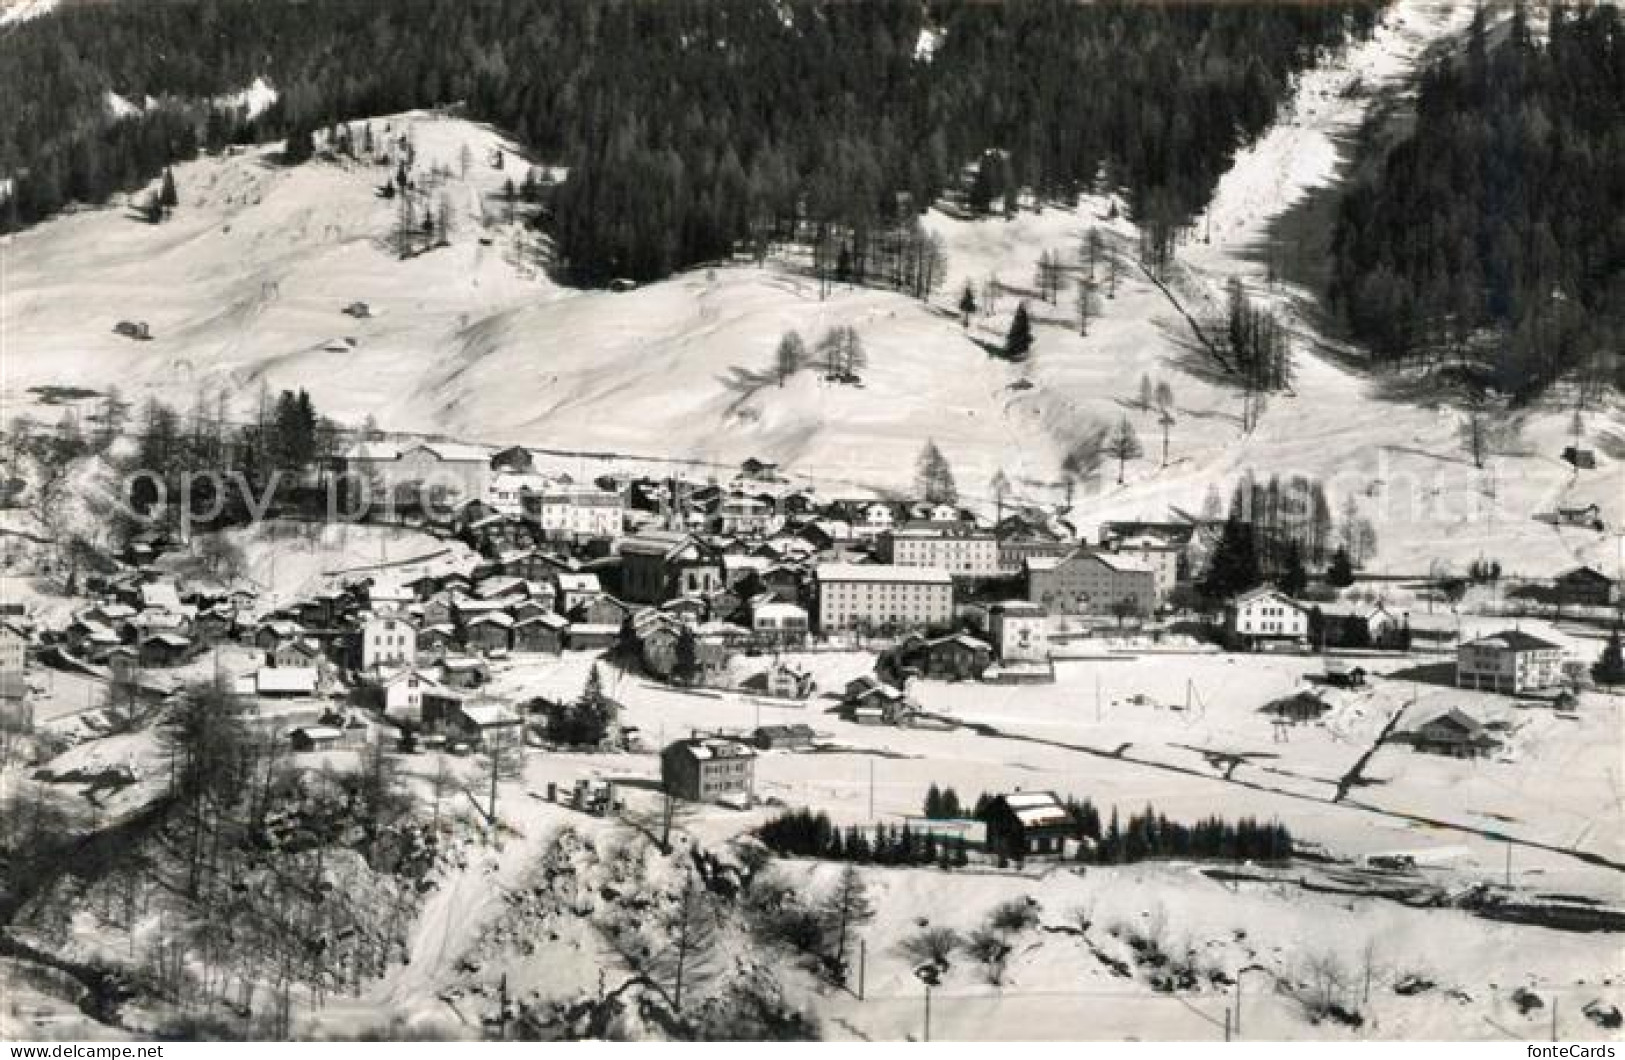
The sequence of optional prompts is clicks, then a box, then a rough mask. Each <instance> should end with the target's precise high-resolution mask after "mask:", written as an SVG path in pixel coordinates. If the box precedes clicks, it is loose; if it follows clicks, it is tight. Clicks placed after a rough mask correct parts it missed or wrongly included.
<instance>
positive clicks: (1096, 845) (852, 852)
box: [756, 789, 1292, 868]
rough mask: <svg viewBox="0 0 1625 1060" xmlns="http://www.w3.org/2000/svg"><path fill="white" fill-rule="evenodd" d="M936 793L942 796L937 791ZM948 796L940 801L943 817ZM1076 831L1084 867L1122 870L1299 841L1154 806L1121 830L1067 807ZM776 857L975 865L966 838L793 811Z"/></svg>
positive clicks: (1283, 851)
mask: <svg viewBox="0 0 1625 1060" xmlns="http://www.w3.org/2000/svg"><path fill="white" fill-rule="evenodd" d="M934 790H935V789H934ZM940 799H941V793H940V792H939V794H938V806H939V809H940ZM992 799H993V797H992V796H990V795H987V794H983V795H982V796H980V797H979V798H978V799H977V800H976V806H975V810H974V812H973V814H972V816H973V817H975V818H976V819H978V820H986V819H987V817H988V810H989V807H990V805H991V803H992ZM1063 805H1065V807H1066V809H1067V812H1068V813H1070V814H1071V815H1072V820H1073V822H1074V824H1075V825H1076V829H1075V831H1074V837H1075V838H1077V839H1078V840H1081V841H1082V842H1080V843H1079V847H1078V852H1077V859H1078V860H1079V861H1087V862H1092V863H1095V864H1100V865H1122V864H1129V863H1131V862H1136V861H1145V860H1147V859H1150V858H1213V859H1221V860H1227V861H1248V860H1266V861H1273V860H1279V859H1281V858H1285V857H1289V856H1291V854H1292V834H1291V832H1289V831H1288V830H1287V828H1286V826H1285V825H1282V824H1280V823H1278V822H1262V821H1258V820H1256V819H1254V818H1251V817H1243V818H1240V819H1239V820H1236V821H1234V822H1232V821H1226V820H1224V819H1223V818H1220V817H1217V816H1215V817H1206V818H1203V819H1201V820H1199V821H1197V822H1196V823H1195V824H1189V825H1187V824H1180V823H1179V822H1177V821H1170V820H1168V818H1167V817H1166V816H1165V815H1163V814H1161V813H1158V812H1157V811H1156V809H1155V808H1153V807H1151V806H1149V805H1148V806H1146V808H1145V809H1144V810H1143V811H1141V812H1140V813H1137V814H1133V815H1131V816H1130V817H1129V819H1128V822H1127V824H1124V823H1122V822H1121V821H1120V820H1119V818H1118V815H1117V810H1116V809H1115V808H1113V810H1112V812H1111V815H1110V817H1109V818H1107V819H1106V820H1105V821H1104V822H1103V821H1102V818H1101V815H1100V812H1099V810H1097V809H1096V807H1095V805H1094V803H1093V802H1092V801H1090V800H1089V799H1081V800H1080V799H1077V798H1072V797H1068V798H1066V799H1065V800H1064V801H1063ZM756 835H757V837H758V838H759V839H761V841H762V843H763V844H764V845H765V846H766V847H767V848H768V849H769V850H772V851H773V852H774V853H776V854H780V855H788V856H792V857H808V858H825V859H829V860H832V861H855V862H861V863H872V864H876V865H936V866H938V867H939V868H952V867H957V866H963V865H966V864H968V863H969V852H968V848H967V845H966V842H965V840H964V839H963V838H954V839H939V838H937V837H936V836H934V835H932V834H931V833H929V832H923V831H917V830H914V829H911V828H910V827H909V826H908V825H907V824H906V823H905V824H902V825H896V826H894V825H885V824H882V825H877V826H876V827H875V828H874V829H873V830H868V829H862V828H858V827H856V826H849V827H847V828H846V829H844V830H843V829H841V828H838V827H836V826H835V825H834V824H833V823H832V822H831V821H830V819H829V817H828V816H827V815H826V814H824V813H822V812H817V813H815V812H813V811H812V810H808V809H798V810H786V811H785V812H783V813H781V814H780V815H779V816H777V817H774V818H772V819H771V820H769V821H767V822H766V823H764V824H763V825H762V826H761V828H759V829H758V830H757V832H756Z"/></svg>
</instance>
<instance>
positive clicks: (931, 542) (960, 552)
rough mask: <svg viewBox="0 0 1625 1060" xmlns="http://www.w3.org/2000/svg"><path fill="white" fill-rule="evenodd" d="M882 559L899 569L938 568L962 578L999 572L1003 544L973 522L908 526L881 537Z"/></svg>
mask: <svg viewBox="0 0 1625 1060" xmlns="http://www.w3.org/2000/svg"><path fill="white" fill-rule="evenodd" d="M879 555H880V559H881V560H882V561H883V562H885V563H891V564H895V565H896V566H899V567H936V568H939V569H941V570H945V571H947V572H948V573H950V574H957V575H960V576H962V577H976V578H987V577H992V576H993V575H996V574H998V573H999V541H998V538H996V537H994V536H993V534H992V532H991V531H986V530H979V529H977V527H976V526H975V524H973V523H962V522H946V523H938V522H923V523H905V524H903V525H902V526H900V527H897V528H896V529H894V530H888V531H887V532H885V533H883V534H881V535H880V541H879Z"/></svg>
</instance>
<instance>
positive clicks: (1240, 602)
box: [1231, 585, 1304, 611]
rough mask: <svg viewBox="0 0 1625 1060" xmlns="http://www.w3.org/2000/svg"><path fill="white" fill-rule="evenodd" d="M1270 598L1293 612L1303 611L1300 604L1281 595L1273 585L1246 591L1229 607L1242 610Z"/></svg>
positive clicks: (1283, 594)
mask: <svg viewBox="0 0 1625 1060" xmlns="http://www.w3.org/2000/svg"><path fill="white" fill-rule="evenodd" d="M1270 598H1273V599H1275V600H1279V601H1280V602H1281V603H1284V604H1286V605H1287V606H1289V607H1291V608H1292V609H1293V610H1295V611H1302V610H1303V609H1304V608H1303V605H1302V604H1300V603H1298V601H1296V600H1294V599H1292V597H1290V596H1288V595H1287V594H1286V593H1283V592H1282V591H1281V590H1279V589H1277V588H1276V587H1275V586H1273V585H1260V586H1258V587H1257V588H1256V589H1248V590H1247V591H1246V592H1244V593H1241V594H1239V595H1238V596H1237V597H1236V598H1235V599H1234V600H1232V601H1231V606H1233V607H1236V608H1242V607H1246V606H1247V605H1248V604H1250V603H1254V602H1256V601H1258V600H1264V599H1270Z"/></svg>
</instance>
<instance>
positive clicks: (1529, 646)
mask: <svg viewBox="0 0 1625 1060" xmlns="http://www.w3.org/2000/svg"><path fill="white" fill-rule="evenodd" d="M1467 646H1468V647H1475V648H1503V649H1505V650H1507V651H1557V650H1558V648H1559V647H1560V646H1559V645H1557V644H1553V643H1552V642H1551V641H1549V640H1541V639H1540V638H1539V637H1536V636H1534V635H1532V634H1529V633H1525V632H1523V631H1522V630H1519V629H1503V630H1502V631H1501V632H1499V633H1492V634H1490V635H1489V636H1487V637H1479V638H1478V639H1477V640H1470V641H1468V642H1467Z"/></svg>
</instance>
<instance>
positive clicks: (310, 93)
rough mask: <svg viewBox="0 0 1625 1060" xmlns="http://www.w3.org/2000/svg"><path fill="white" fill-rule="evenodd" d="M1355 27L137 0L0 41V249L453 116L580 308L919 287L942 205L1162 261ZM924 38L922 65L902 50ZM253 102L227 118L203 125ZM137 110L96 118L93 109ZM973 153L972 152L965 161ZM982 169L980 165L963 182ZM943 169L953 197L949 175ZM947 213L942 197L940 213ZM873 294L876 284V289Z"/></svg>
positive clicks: (1316, 18) (1233, 18) (724, 7)
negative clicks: (521, 185) (720, 263)
mask: <svg viewBox="0 0 1625 1060" xmlns="http://www.w3.org/2000/svg"><path fill="white" fill-rule="evenodd" d="M1375 12H1376V5H1374V4H1371V3H1369V2H1368V0H1341V2H1337V3H1326V4H1250V5H1233V4H1211V5H1184V4H1170V5H1143V4H1128V3H1113V2H1109V3H1102V4H1089V5H1077V4H1072V3H1067V2H1063V0H1020V2H1015V3H1009V4H981V3H975V2H971V0H937V2H934V3H930V4H926V5H922V4H919V3H917V2H912V0H880V2H876V3H864V4H847V3H839V2H832V0H616V2H610V3H602V4H580V3H575V2H573V0H486V2H482V3H478V4H466V3H462V2H461V0H349V2H346V3H342V4H264V3H257V2H253V0H158V2H152V3H142V4H117V5H94V6H92V7H90V8H81V7H67V8H64V9H62V10H61V11H58V12H55V13H53V14H52V15H51V16H49V17H45V18H40V19H35V20H31V21H29V22H27V23H24V24H22V25H20V26H17V27H15V28H13V29H12V30H11V31H9V32H7V33H6V34H5V35H4V37H3V38H0V95H3V96H4V98H6V99H7V100H9V101H14V102H13V104H12V105H10V106H8V107H7V108H5V111H4V113H3V114H0V172H4V173H6V174H8V175H10V176H12V177H13V178H14V179H15V180H16V182H17V193H16V194H15V195H14V196H12V198H11V200H10V207H9V210H8V211H6V213H5V214H4V223H5V224H6V225H7V226H9V227H16V226H19V225H23V224H28V223H32V222H34V221H37V220H39V219H41V218H43V217H46V216H49V215H50V214H51V213H53V212H55V211H56V210H58V209H60V208H61V207H62V206H64V205H65V204H67V203H69V202H72V201H75V200H77V201H83V202H99V201H102V200H104V199H105V198H106V197H107V196H108V195H109V194H110V193H112V192H114V191H117V190H120V189H129V188H133V187H137V186H139V185H141V184H142V183H143V182H144V181H146V180H150V179H152V178H153V177H156V176H157V175H158V174H159V173H160V172H161V170H162V168H163V166H164V165H165V164H167V163H169V162H172V161H175V160H178V159H182V158H186V157H188V156H189V155H191V154H193V153H195V152H196V151H197V150H198V149H199V148H200V147H203V148H213V147H219V146H222V145H224V144H227V143H231V142H241V141H248V140H256V139H274V138H279V137H288V138H289V141H290V145H295V146H297V147H298V148H299V150H293V149H290V159H289V160H290V161H297V158H296V157H292V156H294V155H297V154H302V153H303V150H302V149H303V147H305V146H308V145H309V144H310V142H311V139H310V131H311V130H312V129H323V128H328V127H330V126H331V125H332V124H333V123H335V122H340V121H347V120H352V119H355V118H359V117H363V116H367V115H374V114H387V113H392V112H395V111H399V110H404V109H408V108H413V107H420V106H426V105H432V104H439V103H448V102H453V101H458V102H464V103H466V104H467V106H468V109H469V112H470V114H471V115H472V116H473V117H476V118H479V119H482V120H488V121H492V122H494V123H496V124H498V125H499V126H501V127H503V128H504V129H508V130H511V131H512V132H513V133H514V135H515V136H516V137H517V138H518V139H519V141H520V142H521V143H523V144H525V145H527V146H528V147H529V148H531V149H532V150H533V151H535V152H536V153H537V155H538V156H540V157H545V158H546V159H548V160H549V161H557V162H560V163H562V164H564V165H566V166H568V167H569V170H570V177H569V179H568V180H567V181H566V182H565V183H564V184H563V185H562V186H561V187H560V188H559V189H558V192H557V196H556V201H555V202H554V203H552V204H551V209H550V218H551V219H550V221H549V225H550V229H551V233H552V235H553V236H554V237H555V244H556V248H557V252H558V255H559V264H560V265H561V266H562V268H563V270H564V271H565V272H566V273H567V274H568V275H569V276H570V277H572V278H574V279H575V280H577V281H578V282H582V283H589V284H591V283H602V282H605V281H607V280H608V279H610V278H613V277H617V276H625V277H630V278H633V279H642V278H647V277H655V276H661V275H664V274H666V273H668V272H670V271H671V270H673V269H675V268H678V267H682V266H685V265H689V264H692V263H695V262H702V261H706V260H711V259H716V258H720V257H723V256H726V255H729V254H731V253H733V252H734V251H735V249H737V248H738V247H740V246H741V245H745V246H750V247H754V248H756V249H757V250H758V252H760V248H761V247H763V246H765V245H767V244H770V243H772V242H775V241H784V240H797V241H801V242H804V243H807V244H809V245H812V246H814V247H815V248H817V249H818V252H819V254H820V256H821V260H822V261H823V262H825V263H826V269H824V270H822V271H832V270H834V269H836V268H839V267H840V266H841V263H842V261H843V259H844V262H845V265H844V270H845V272H846V273H847V274H848V275H849V276H850V277H851V278H852V279H854V280H856V281H858V282H862V281H864V280H865V279H866V278H869V277H870V276H871V275H872V270H873V269H875V268H876V267H877V266H876V265H875V263H874V262H872V261H871V260H870V258H871V255H872V254H874V253H875V252H876V248H877V244H876V238H877V237H878V236H880V235H882V234H884V233H888V232H901V233H903V236H902V237H901V243H900V244H899V245H898V246H897V248H896V253H895V254H894V255H893V257H894V259H895V260H893V261H892V262H890V263H883V264H881V265H879V266H878V268H879V270H880V273H881V275H882V278H883V279H884V280H887V281H889V282H893V283H896V284H897V285H899V286H902V287H905V288H907V289H910V290H914V291H919V290H922V289H928V288H929V287H930V286H931V285H932V283H933V282H935V281H936V280H938V279H940V277H937V276H935V275H934V273H936V272H937V271H938V270H937V269H936V268H935V265H934V263H933V256H932V254H931V253H930V246H929V241H925V242H916V243H914V244H913V245H914V246H916V247H920V248H923V249H924V253H923V254H921V253H913V254H912V256H911V254H910V245H911V243H910V239H909V237H908V235H907V233H909V232H910V231H912V228H911V226H910V225H909V224H908V223H907V222H908V221H909V219H910V218H911V217H912V215H913V214H914V213H915V212H917V210H918V209H919V208H921V207H922V206H923V205H925V204H927V203H930V202H932V201H934V200H936V199H937V198H938V197H939V196H941V195H942V194H943V193H944V192H951V193H953V194H954V195H956V196H958V197H961V198H963V199H964V200H965V202H966V208H967V209H970V210H972V211H976V210H990V209H993V208H995V207H997V208H1006V207H1008V206H1011V205H1013V204H1014V203H1015V202H1016V198H1017V189H1030V190H1031V191H1032V192H1033V193H1035V194H1036V195H1037V196H1038V197H1039V198H1040V200H1063V201H1064V200H1068V199H1070V198H1071V197H1073V196H1075V195H1076V194H1077V193H1078V192H1079V191H1081V190H1083V189H1085V188H1087V187H1090V186H1093V185H1095V184H1096V182H1097V181H1099V180H1101V179H1104V180H1105V181H1106V182H1107V183H1108V184H1109V185H1110V186H1112V187H1120V188H1123V189H1124V190H1125V191H1126V192H1127V195H1128V199H1129V203H1130V208H1131V210H1132V211H1133V213H1134V214H1135V216H1136V217H1137V218H1139V219H1142V220H1144V221H1146V222H1147V224H1148V226H1149V227H1152V228H1155V229H1156V230H1157V231H1159V232H1163V233H1166V232H1167V231H1169V230H1171V229H1172V228H1173V227H1176V226H1177V225H1179V224H1181V223H1183V221H1184V220H1185V219H1186V218H1188V217H1189V216H1190V214H1191V213H1193V212H1194V211H1195V210H1197V209H1199V208H1200V207H1201V206H1202V204H1203V203H1204V202H1205V201H1206V200H1207V198H1208V196H1209V195H1210V193H1211V191H1212V188H1213V185H1214V183H1215V182H1216V180H1217V178H1218V176H1219V174H1220V173H1222V172H1223V170H1224V169H1225V168H1226V166H1227V165H1228V162H1229V159H1230V157H1231V154H1232V153H1233V152H1234V150H1235V149H1236V147H1237V146H1238V145H1239V144H1241V143H1242V142H1245V141H1247V140H1249V139H1250V138H1252V137H1255V136H1257V135H1258V134H1259V133H1261V132H1262V131H1263V130H1264V129H1265V128H1266V127H1267V126H1268V125H1269V123H1270V122H1271V121H1272V120H1273V118H1274V115H1275V111H1276V107H1277V104H1278V101H1279V100H1280V99H1281V98H1282V96H1283V95H1284V93H1285V92H1286V90H1287V88H1288V87H1289V83H1290V81H1291V79H1292V77H1293V76H1294V74H1295V73H1296V72H1297V71H1299V70H1302V69H1303V68H1305V67H1307V66H1309V65H1310V64H1312V63H1313V62H1314V61H1315V60H1316V58H1317V57H1318V56H1319V55H1321V54H1322V53H1323V52H1324V51H1325V50H1327V49H1329V48H1334V47H1337V46H1338V45H1340V44H1341V43H1343V42H1344V41H1345V40H1346V39H1347V37H1348V36H1349V35H1350V34H1363V33H1366V32H1368V31H1369V29H1370V27H1371V25H1372V23H1373V20H1374V17H1375ZM928 28H929V29H931V30H933V31H934V32H935V33H936V34H937V45H936V47H935V49H934V51H933V54H932V56H931V57H930V59H929V60H926V59H923V58H920V57H918V56H917V55H916V49H917V45H918V42H919V40H920V35H921V31H922V29H928ZM258 76H265V77H267V78H268V79H270V80H271V81H272V82H273V83H274V84H275V85H276V87H277V89H278V90H279V92H280V94H281V98H280V99H279V100H278V101H277V103H276V104H275V105H274V106H273V107H271V108H270V109H269V110H268V111H266V112H265V113H263V114H260V115H257V116H254V117H250V116H249V115H248V114H247V113H246V112H244V111H243V110H241V109H237V110H235V111H228V110H224V109H221V108H215V107H210V106H206V105H204V104H203V103H201V102H200V101H205V100H208V99H210V98H215V97H220V96H222V95H225V94H228V93H231V92H234V91H237V90H239V89H241V88H242V87H243V86H245V85H247V84H249V83H250V82H252V81H253V80H254V78H255V77H258ZM109 91H114V92H118V93H119V94H120V95H122V96H124V97H125V98H129V99H144V98H146V97H148V96H150V97H152V98H153V99H155V100H156V101H157V105H156V106H154V107H151V108H147V109H145V110H144V111H142V112H141V113H138V114H136V115H132V116H128V117H125V118H122V119H117V120H115V119H114V117H113V116H112V115H111V113H110V111H109V109H108V106H107V98H106V93H107V92H109ZM990 152H991V153H990ZM979 160H987V161H986V162H985V164H980V165H979V164H978V161H979ZM967 169H968V170H969V174H968V175H967V173H966V171H967ZM962 192H963V193H964V194H961V193H962ZM888 273H889V275H886V274H888Z"/></svg>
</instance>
